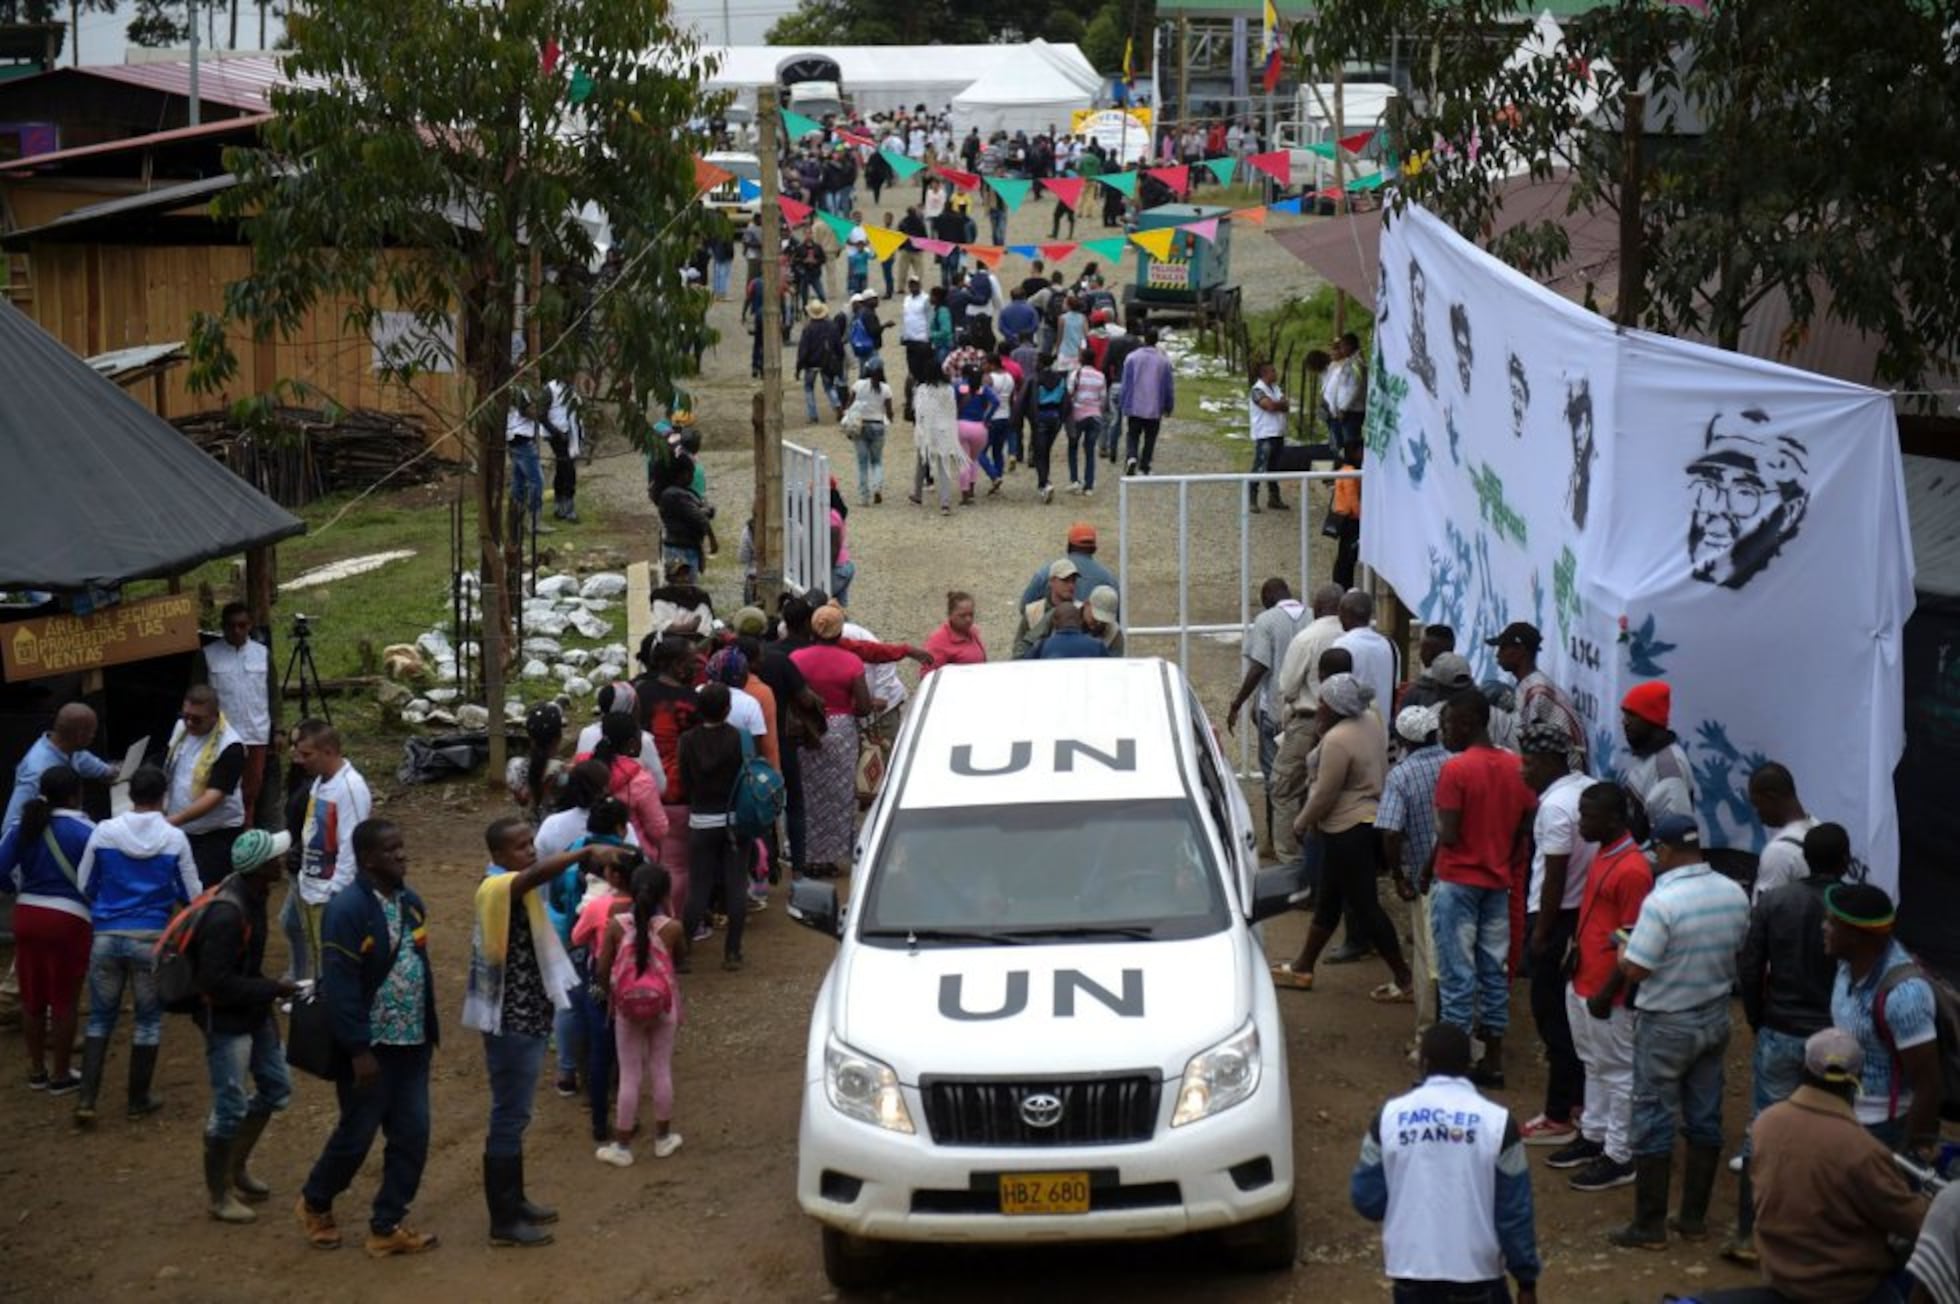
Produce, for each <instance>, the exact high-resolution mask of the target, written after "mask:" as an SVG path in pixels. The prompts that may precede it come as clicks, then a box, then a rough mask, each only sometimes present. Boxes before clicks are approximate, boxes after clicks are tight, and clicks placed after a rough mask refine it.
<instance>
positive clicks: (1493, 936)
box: [1429, 882, 1511, 1036]
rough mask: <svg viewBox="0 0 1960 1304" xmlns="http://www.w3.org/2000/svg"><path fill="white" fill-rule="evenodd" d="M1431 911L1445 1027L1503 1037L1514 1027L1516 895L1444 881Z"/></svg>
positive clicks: (1432, 894) (1432, 899)
mask: <svg viewBox="0 0 1960 1304" xmlns="http://www.w3.org/2000/svg"><path fill="white" fill-rule="evenodd" d="M1429 911H1430V919H1431V921H1432V925H1433V931H1434V932H1435V934H1436V979H1437V986H1438V988H1439V989H1440V990H1441V995H1442V1015H1443V1022H1444V1023H1453V1024H1455V1025H1456V1026H1457V1027H1459V1028H1461V1029H1463V1030H1464V1031H1465V1032H1469V1031H1470V1030H1471V1029H1472V1028H1473V1027H1480V1028H1482V1029H1483V1030H1484V1032H1486V1033H1489V1034H1491V1035H1493V1036H1502V1035H1503V1034H1504V1030H1505V1029H1506V1028H1508V1027H1509V1026H1510V1024H1511V991H1510V987H1511V980H1510V976H1509V974H1508V973H1507V972H1506V970H1507V968H1508V967H1509V965H1510V959H1511V894H1510V893H1509V892H1508V891H1505V890H1504V889H1502V888H1494V887H1470V886H1467V885H1465V884H1463V883H1443V882H1438V883H1437V884H1436V886H1435V887H1433V888H1431V889H1430V894H1429Z"/></svg>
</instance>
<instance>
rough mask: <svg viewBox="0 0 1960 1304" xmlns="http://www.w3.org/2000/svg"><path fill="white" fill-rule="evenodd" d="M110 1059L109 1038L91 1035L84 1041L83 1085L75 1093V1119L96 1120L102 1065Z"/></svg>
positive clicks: (84, 1123)
mask: <svg viewBox="0 0 1960 1304" xmlns="http://www.w3.org/2000/svg"><path fill="white" fill-rule="evenodd" d="M108 1059H109V1039H108V1038H107V1037H89V1038H87V1039H86V1040H84V1041H83V1042H82V1087H81V1090H80V1091H79V1092H77V1093H76V1095H75V1121H76V1122H77V1123H80V1124H83V1125H84V1126H86V1125H88V1124H90V1123H93V1122H94V1121H95V1098H96V1096H98V1095H99V1094H101V1091H102V1066H103V1065H104V1064H106V1063H107V1062H108Z"/></svg>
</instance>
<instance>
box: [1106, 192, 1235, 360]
mask: <svg viewBox="0 0 1960 1304" xmlns="http://www.w3.org/2000/svg"><path fill="white" fill-rule="evenodd" d="M1231 212H1232V210H1231V209H1229V208H1221V207H1218V206H1216V205H1209V204H1163V205H1160V206H1159V207H1157V208H1153V209H1149V210H1148V211H1146V212H1144V213H1143V214H1142V215H1141V216H1140V217H1138V219H1137V224H1136V227H1135V230H1136V231H1155V230H1160V229H1161V228H1163V227H1167V226H1173V227H1174V226H1184V225H1185V224H1187V223H1190V222H1202V221H1204V220H1206V219H1207V218H1217V219H1218V236H1217V238H1216V239H1214V240H1205V239H1203V238H1201V237H1199V236H1195V235H1192V234H1191V233H1190V232H1189V231H1179V232H1177V233H1176V235H1175V236H1174V237H1173V239H1172V242H1171V253H1170V257H1168V258H1155V257H1152V256H1151V254H1150V251H1149V250H1147V249H1143V248H1140V247H1139V248H1137V250H1136V255H1137V271H1136V279H1135V280H1133V281H1132V282H1131V283H1130V284H1128V285H1125V286H1124V287H1123V326H1124V329H1126V330H1129V331H1131V332H1141V331H1143V330H1144V329H1146V328H1147V327H1149V326H1151V325H1152V324H1154V323H1161V322H1166V321H1174V322H1180V323H1186V324H1194V325H1196V327H1197V328H1198V329H1200V330H1204V329H1207V328H1209V327H1210V326H1211V325H1212V324H1213V323H1214V322H1215V321H1216V320H1218V319H1220V318H1222V317H1225V316H1227V315H1228V314H1229V313H1230V311H1231V308H1232V305H1233V303H1234V301H1235V300H1236V298H1237V296H1238V287H1237V286H1235V285H1232V284H1230V281H1231V267H1232V218H1231Z"/></svg>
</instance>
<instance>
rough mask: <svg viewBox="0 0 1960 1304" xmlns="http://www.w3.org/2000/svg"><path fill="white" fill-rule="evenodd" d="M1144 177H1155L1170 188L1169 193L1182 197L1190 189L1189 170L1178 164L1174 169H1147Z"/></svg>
mask: <svg viewBox="0 0 1960 1304" xmlns="http://www.w3.org/2000/svg"><path fill="white" fill-rule="evenodd" d="M1144 175H1145V176H1149V177H1155V178H1156V179H1157V180H1159V181H1161V182H1163V183H1164V184H1165V185H1167V186H1169V187H1170V188H1171V193H1172V194H1174V195H1177V196H1180V197H1182V196H1183V195H1184V194H1185V193H1186V192H1187V191H1189V190H1190V189H1191V169H1190V168H1189V167H1186V166H1184V165H1182V164H1180V165H1179V166H1177V167H1174V168H1148V169H1145V171H1144Z"/></svg>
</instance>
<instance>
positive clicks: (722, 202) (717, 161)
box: [701, 151, 762, 230]
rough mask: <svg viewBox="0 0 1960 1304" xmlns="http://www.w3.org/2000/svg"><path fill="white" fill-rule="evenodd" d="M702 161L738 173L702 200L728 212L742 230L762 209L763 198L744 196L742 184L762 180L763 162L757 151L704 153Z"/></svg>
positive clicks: (731, 219)
mask: <svg viewBox="0 0 1960 1304" xmlns="http://www.w3.org/2000/svg"><path fill="white" fill-rule="evenodd" d="M701 160H702V162H704V163H711V164H713V165H714V166H715V167H718V168H720V169H722V170H723V171H724V172H733V173H734V174H735V179H734V180H733V181H724V182H722V183H721V184H720V185H718V186H716V187H715V188H714V189H713V190H710V191H709V192H708V193H707V194H705V195H703V196H702V197H701V202H702V203H704V204H706V205H707V206H708V207H709V208H712V209H714V210H715V211H716V212H719V213H724V214H726V215H727V217H728V220H729V221H730V222H733V223H734V224H735V226H736V228H737V229H738V230H739V229H740V228H742V227H745V226H747V225H748V224H749V223H750V222H753V221H755V220H756V215H757V214H758V213H759V212H761V210H762V199H761V197H760V196H757V197H755V198H751V199H744V198H742V184H741V183H742V182H744V181H750V182H756V183H758V184H759V183H760V182H761V180H762V161H761V160H760V159H758V158H757V157H756V156H755V155H753V154H743V153H735V152H728V151H718V152H716V153H712V154H703V155H702V156H701Z"/></svg>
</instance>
